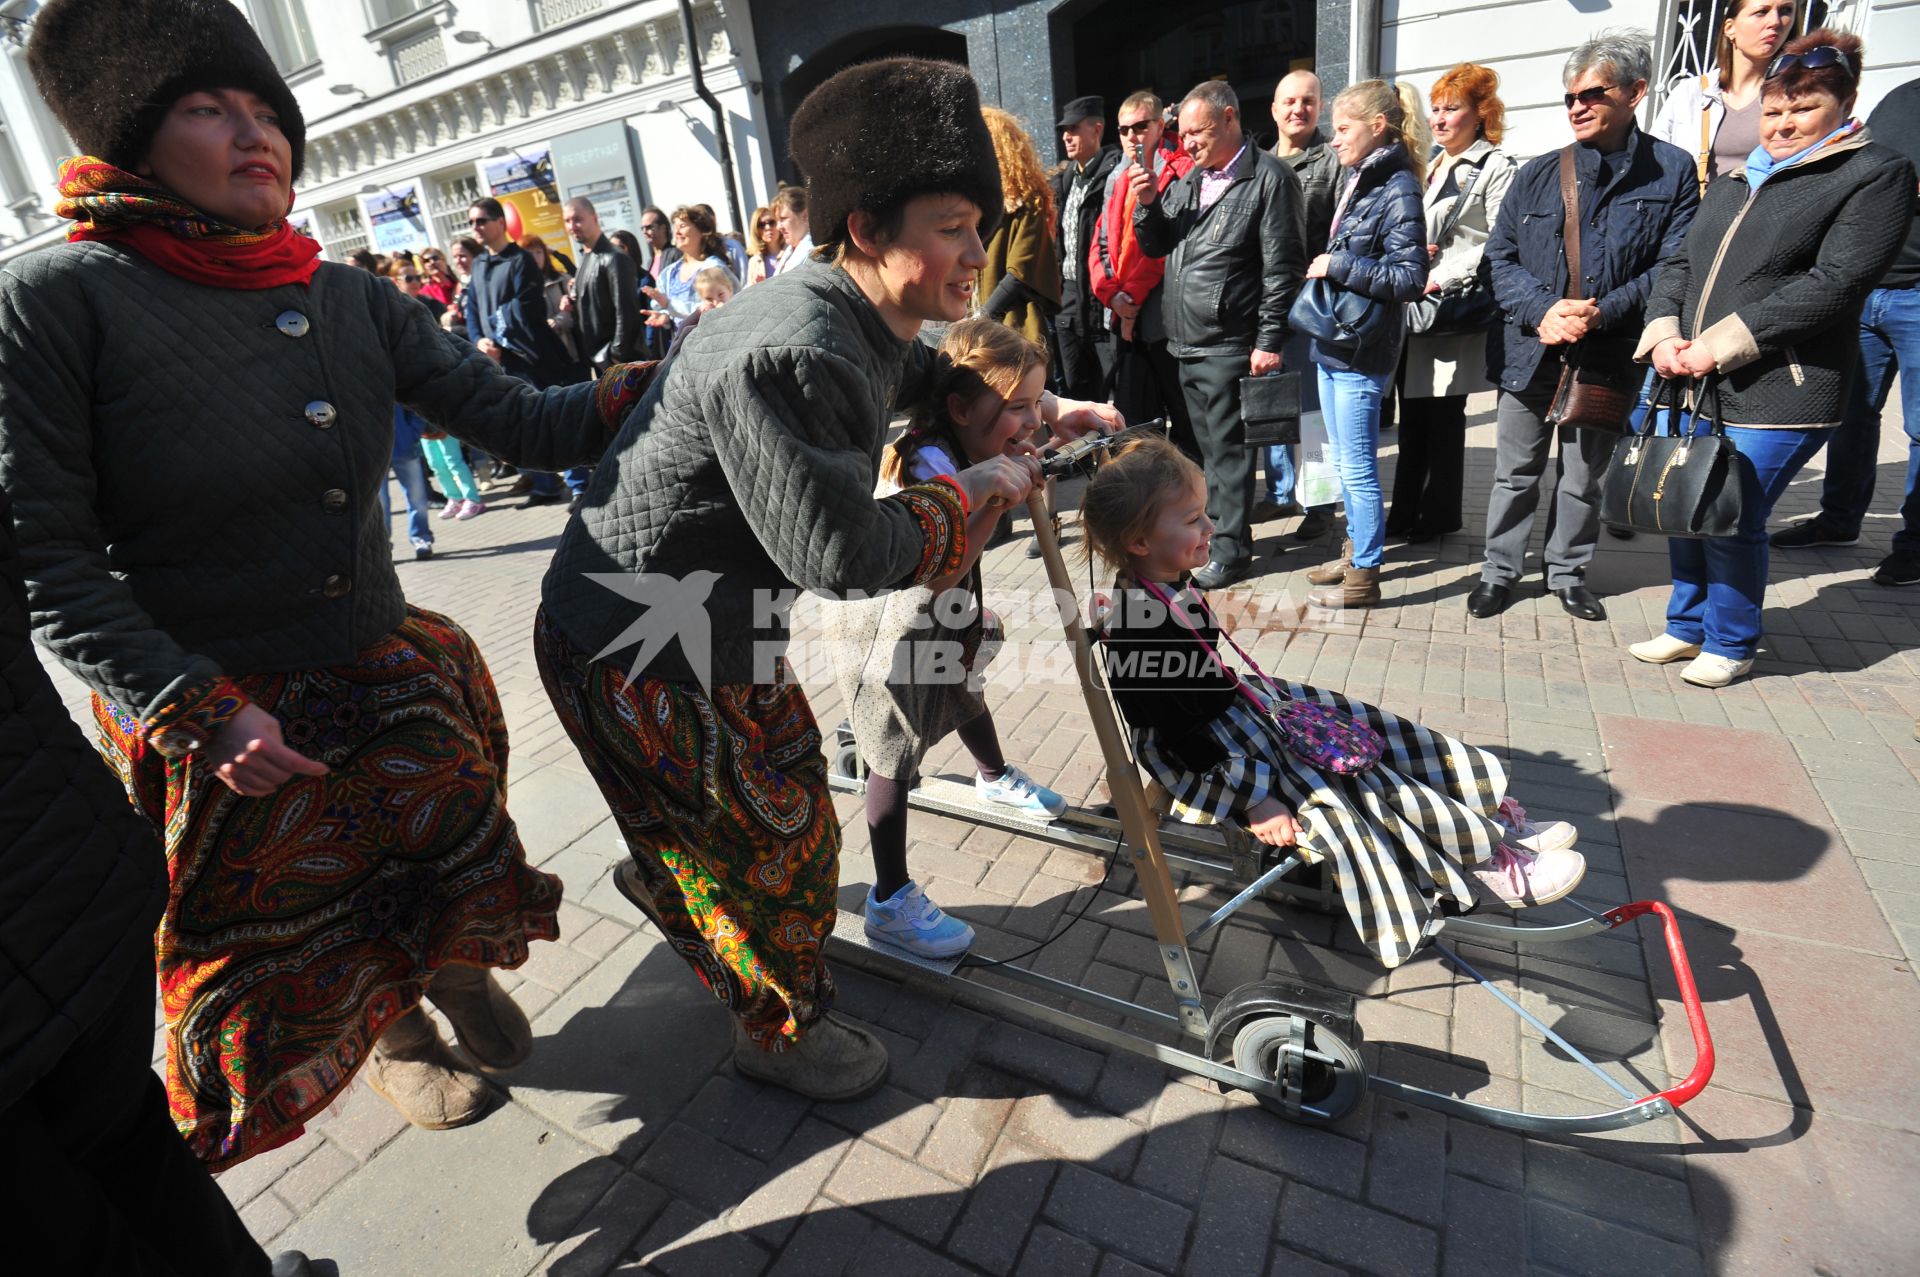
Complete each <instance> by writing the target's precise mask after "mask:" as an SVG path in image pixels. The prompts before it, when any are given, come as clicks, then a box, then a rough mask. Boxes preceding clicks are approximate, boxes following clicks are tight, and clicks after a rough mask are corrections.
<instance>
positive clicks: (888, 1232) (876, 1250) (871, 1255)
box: [857, 1228, 972, 1277]
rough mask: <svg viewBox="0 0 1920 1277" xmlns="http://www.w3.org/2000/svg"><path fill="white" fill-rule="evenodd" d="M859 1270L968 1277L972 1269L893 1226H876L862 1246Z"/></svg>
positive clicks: (938, 1276)
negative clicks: (943, 1255) (896, 1230)
mask: <svg viewBox="0 0 1920 1277" xmlns="http://www.w3.org/2000/svg"><path fill="white" fill-rule="evenodd" d="M857 1271H859V1272H864V1273H901V1274H906V1273H912V1274H913V1275H914V1277H922V1274H924V1277H966V1275H967V1274H968V1273H970V1272H971V1271H972V1270H971V1269H968V1268H963V1267H961V1266H960V1265H959V1264H956V1263H954V1262H953V1261H951V1260H949V1259H946V1258H944V1257H942V1256H940V1255H938V1254H935V1253H934V1252H933V1251H930V1250H928V1249H927V1248H926V1247H925V1246H922V1245H921V1244H920V1243H919V1242H916V1241H913V1240H911V1239H910V1238H906V1237H902V1236H901V1235H900V1234H899V1233H896V1232H894V1231H893V1230H892V1229H891V1228H876V1229H874V1230H873V1232H872V1233H871V1234H869V1235H868V1237H867V1244H866V1245H865V1246H864V1247H862V1248H861V1251H860V1258H859V1260H858V1264H857Z"/></svg>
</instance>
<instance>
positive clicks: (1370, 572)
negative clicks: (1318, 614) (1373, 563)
mask: <svg viewBox="0 0 1920 1277" xmlns="http://www.w3.org/2000/svg"><path fill="white" fill-rule="evenodd" d="M1379 601H1380V569H1379V568H1348V569H1347V570H1346V572H1345V573H1344V574H1343V575H1342V576H1341V578H1340V580H1339V581H1337V582H1329V583H1328V584H1326V585H1322V586H1320V587H1318V588H1317V589H1313V590H1310V591H1308V592H1307V602H1308V603H1309V604H1311V605H1313V606H1314V607H1329V608H1334V607H1368V606H1370V605H1372V604H1375V603H1378V602H1379Z"/></svg>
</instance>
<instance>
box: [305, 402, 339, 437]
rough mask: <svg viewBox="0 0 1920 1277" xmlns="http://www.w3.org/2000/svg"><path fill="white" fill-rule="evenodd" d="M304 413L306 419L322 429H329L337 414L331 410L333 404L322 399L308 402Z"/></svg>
mask: <svg viewBox="0 0 1920 1277" xmlns="http://www.w3.org/2000/svg"><path fill="white" fill-rule="evenodd" d="M306 413H307V421H308V422H309V423H311V424H313V425H315V426H318V427H319V428H320V429H322V430H331V429H332V428H333V419H334V418H335V417H337V416H338V415H339V414H338V413H336V412H335V411H334V410H333V405H332V404H330V403H328V402H327V401H326V400H324V399H316V400H314V401H313V402H312V403H310V404H308V405H307V407H306Z"/></svg>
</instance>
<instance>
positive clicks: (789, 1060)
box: [733, 1015, 888, 1101]
mask: <svg viewBox="0 0 1920 1277" xmlns="http://www.w3.org/2000/svg"><path fill="white" fill-rule="evenodd" d="M887 1065H888V1060H887V1048H886V1047H885V1046H884V1045H883V1044H882V1043H881V1041H880V1039H878V1038H876V1037H874V1036H873V1034H871V1033H868V1032H867V1031H866V1030H865V1029H857V1028H855V1027H854V1026H853V1025H851V1024H848V1023H847V1022H846V1021H845V1020H841V1019H837V1018H835V1017H834V1016H831V1015H823V1016H821V1017H820V1018H819V1019H818V1020H815V1021H814V1023H813V1027H812V1028H810V1029H808V1030H807V1035H806V1036H805V1037H803V1038H801V1039H800V1040H799V1041H798V1042H796V1043H794V1044H793V1045H792V1046H790V1047H788V1048H787V1049H786V1050H784V1051H767V1050H763V1049H761V1047H760V1046H758V1045H757V1044H756V1043H755V1042H754V1041H753V1040H752V1039H750V1038H749V1037H748V1036H747V1031H746V1028H745V1026H743V1025H742V1024H741V1023H740V1022H739V1021H738V1020H735V1021H734V1023H733V1067H734V1068H736V1069H738V1070H739V1071H740V1072H741V1073H742V1074H744V1075H745V1076H747V1077H750V1078H755V1079H757V1080H759V1081H761V1082H771V1083H772V1084H773V1085H775V1086H783V1087H785V1088H786V1089H787V1090H789V1091H792V1092H794V1093H795V1094H796V1095H804V1096H806V1097H807V1098H808V1099H810V1100H827V1101H833V1100H857V1099H859V1098H860V1097H861V1096H863V1095H867V1094H869V1093H871V1092H873V1091H875V1090H878V1089H879V1087H880V1084H881V1083H882V1082H884V1081H886V1079H887Z"/></svg>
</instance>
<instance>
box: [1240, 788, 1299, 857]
mask: <svg viewBox="0 0 1920 1277" xmlns="http://www.w3.org/2000/svg"><path fill="white" fill-rule="evenodd" d="M1247 832H1248V833H1250V834H1252V835H1253V836H1254V837H1255V838H1258V839H1259V840H1260V841H1261V842H1263V843H1265V844H1267V846H1269V847H1291V846H1293V845H1294V844H1296V843H1298V842H1299V841H1300V822H1299V821H1297V820H1295V819H1294V818H1293V813H1292V812H1290V811H1288V810H1287V809H1286V807H1285V806H1283V805H1282V804H1281V803H1280V801H1279V800H1278V799H1276V798H1262V799H1261V800H1260V801H1259V802H1257V803H1255V804H1254V805H1253V807H1252V809H1251V810H1249V811H1248V812H1247Z"/></svg>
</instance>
